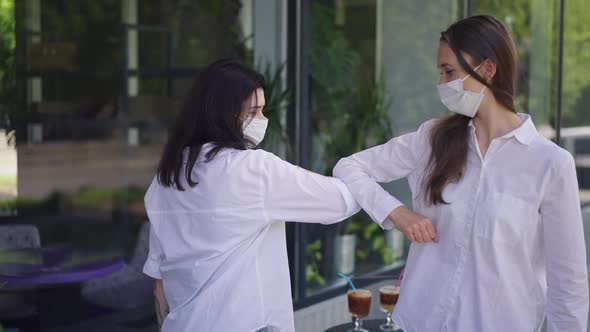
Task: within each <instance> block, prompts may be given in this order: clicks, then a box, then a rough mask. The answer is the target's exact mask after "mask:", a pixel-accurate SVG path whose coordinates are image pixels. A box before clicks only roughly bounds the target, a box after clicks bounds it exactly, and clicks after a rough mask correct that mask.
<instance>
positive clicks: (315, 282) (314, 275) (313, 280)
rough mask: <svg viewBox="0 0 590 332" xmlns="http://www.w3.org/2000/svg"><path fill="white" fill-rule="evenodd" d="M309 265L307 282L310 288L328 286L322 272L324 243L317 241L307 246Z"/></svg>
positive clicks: (306, 269) (306, 273) (306, 270)
mask: <svg viewBox="0 0 590 332" xmlns="http://www.w3.org/2000/svg"><path fill="white" fill-rule="evenodd" d="M305 252H306V254H307V257H308V264H307V266H306V268H305V281H306V282H307V285H308V286H309V287H321V286H324V285H325V284H326V278H325V277H324V276H323V275H322V273H321V272H320V266H321V263H322V260H323V254H322V242H320V240H316V241H313V242H310V243H308V244H307V245H306V246H305Z"/></svg>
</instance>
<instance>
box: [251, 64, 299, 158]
mask: <svg viewBox="0 0 590 332" xmlns="http://www.w3.org/2000/svg"><path fill="white" fill-rule="evenodd" d="M258 70H259V71H261V72H262V73H263V74H264V77H265V78H266V89H265V90H264V96H265V98H266V106H265V108H264V114H265V116H266V117H267V118H268V130H267V132H266V136H265V139H264V141H263V143H262V144H263V147H264V148H265V149H267V150H269V151H274V150H276V149H279V146H284V147H285V148H286V150H287V151H286V152H287V156H286V157H287V160H292V158H293V147H292V145H291V144H290V140H289V136H288V133H287V130H286V128H285V126H284V123H285V120H286V119H285V118H286V115H287V106H288V105H289V103H290V102H291V98H292V93H291V91H290V90H289V89H288V88H287V87H284V86H283V77H282V75H283V73H284V71H285V64H282V65H280V66H279V67H278V68H276V69H275V70H273V69H272V67H271V65H270V64H267V65H266V66H265V67H264V69H262V70H261V69H258Z"/></svg>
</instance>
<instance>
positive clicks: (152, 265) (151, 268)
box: [143, 256, 162, 279]
mask: <svg viewBox="0 0 590 332" xmlns="http://www.w3.org/2000/svg"><path fill="white" fill-rule="evenodd" d="M143 273H145V274H147V275H148V276H150V277H152V278H154V279H162V273H160V261H157V260H155V259H153V258H151V257H149V256H148V258H147V260H146V261H145V264H144V265H143Z"/></svg>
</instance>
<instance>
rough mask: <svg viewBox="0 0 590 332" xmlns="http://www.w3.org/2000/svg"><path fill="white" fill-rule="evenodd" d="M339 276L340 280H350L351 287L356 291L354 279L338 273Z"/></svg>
mask: <svg viewBox="0 0 590 332" xmlns="http://www.w3.org/2000/svg"><path fill="white" fill-rule="evenodd" d="M338 276H339V277H340V278H343V279H346V280H348V284H349V285H350V287H352V290H353V291H354V290H356V287H354V283H353V282H352V279H350V277H348V276H346V275H344V274H342V273H340V272H338Z"/></svg>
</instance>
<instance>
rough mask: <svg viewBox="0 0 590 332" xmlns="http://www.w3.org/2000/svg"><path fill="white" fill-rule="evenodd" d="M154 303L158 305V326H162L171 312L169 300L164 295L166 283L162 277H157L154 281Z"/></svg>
mask: <svg viewBox="0 0 590 332" xmlns="http://www.w3.org/2000/svg"><path fill="white" fill-rule="evenodd" d="M154 304H155V306H156V317H157V319H158V327H159V328H160V329H161V328H162V323H163V322H164V319H165V318H166V316H167V315H168V313H169V312H170V310H169V307H168V301H167V300H166V296H165V295H164V284H163V283H162V279H155V281H154Z"/></svg>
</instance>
